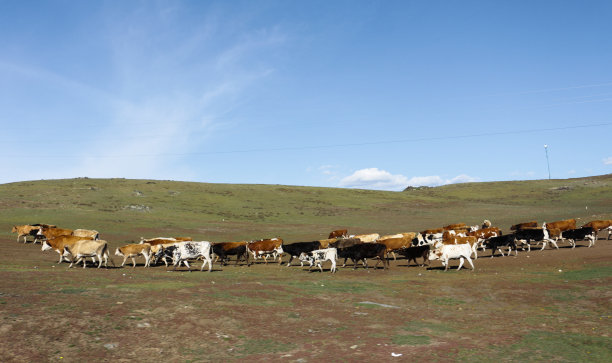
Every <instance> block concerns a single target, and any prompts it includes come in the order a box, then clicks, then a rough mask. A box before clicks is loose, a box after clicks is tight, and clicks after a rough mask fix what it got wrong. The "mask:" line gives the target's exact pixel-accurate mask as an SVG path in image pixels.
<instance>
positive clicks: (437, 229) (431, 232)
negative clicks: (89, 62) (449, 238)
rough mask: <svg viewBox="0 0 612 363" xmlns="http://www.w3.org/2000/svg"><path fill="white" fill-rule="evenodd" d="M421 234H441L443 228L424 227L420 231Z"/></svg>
mask: <svg viewBox="0 0 612 363" xmlns="http://www.w3.org/2000/svg"><path fill="white" fill-rule="evenodd" d="M420 233H421V234H422V235H423V236H426V235H429V234H438V233H440V234H442V233H444V228H433V229H426V230H424V231H421V232H420Z"/></svg>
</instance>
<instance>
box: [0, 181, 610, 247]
mask: <svg viewBox="0 0 612 363" xmlns="http://www.w3.org/2000/svg"><path fill="white" fill-rule="evenodd" d="M485 218H486V219H490V220H491V221H492V222H493V224H494V225H496V226H500V227H501V228H502V229H507V228H508V227H509V226H510V225H511V224H513V223H517V222H521V221H526V220H534V219H535V220H538V221H540V222H542V221H551V220H556V219H563V218H581V219H582V220H584V221H585V222H586V221H588V220H592V219H600V218H612V174H609V175H603V176H596V177H589V178H576V179H564V180H536V181H512V182H488V183H465V184H453V185H446V186H442V187H436V188H419V189H415V190H407V191H404V192H384V191H372V190H355V189H337V188H313V187H297V186H281V185H240V184H207V183H189V182H176V181H160V180H127V179H88V178H79V179H64V180H41V181H28V182H19V183H10V184H2V185H0V235H1V236H5V237H8V236H10V235H11V234H10V227H11V225H13V224H28V223H52V224H57V225H58V226H62V227H65V228H91V229H97V230H98V231H100V232H101V234H102V236H103V238H105V239H107V240H109V241H110V242H119V241H127V240H139V239H140V237H141V236H144V237H154V236H159V235H163V236H192V237H193V238H195V239H207V240H211V241H228V240H238V239H249V240H250V239H257V238H263V237H273V236H278V237H282V238H284V239H285V240H287V241H297V240H313V239H319V238H325V237H326V236H327V234H328V233H329V231H330V230H333V229H337V228H348V229H349V232H351V233H366V232H378V233H385V234H386V233H396V232H403V231H416V230H422V229H425V228H432V227H438V226H441V225H444V224H449V223H456V222H465V223H468V224H479V223H481V222H482V220H483V219H485ZM579 223H580V222H579ZM580 224H582V223H580ZM13 236H14V235H13ZM13 238H15V237H13Z"/></svg>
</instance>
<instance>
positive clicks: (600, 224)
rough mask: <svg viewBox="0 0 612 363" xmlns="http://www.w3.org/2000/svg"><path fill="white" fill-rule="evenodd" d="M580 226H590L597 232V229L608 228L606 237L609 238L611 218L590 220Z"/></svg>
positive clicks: (611, 225) (611, 229) (611, 230)
mask: <svg viewBox="0 0 612 363" xmlns="http://www.w3.org/2000/svg"><path fill="white" fill-rule="evenodd" d="M582 226H583V227H591V228H593V229H594V230H595V232H596V233H599V231H601V230H602V229H608V237H607V239H610V234H611V233H612V228H611V227H612V219H607V220H595V221H590V222H589V223H585V224H583V225H582Z"/></svg>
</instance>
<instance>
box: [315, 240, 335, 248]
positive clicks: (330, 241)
mask: <svg viewBox="0 0 612 363" xmlns="http://www.w3.org/2000/svg"><path fill="white" fill-rule="evenodd" d="M337 240H338V238H328V239H320V240H319V243H320V244H321V249H325V248H328V247H329V244H330V243H334V242H336V241H337Z"/></svg>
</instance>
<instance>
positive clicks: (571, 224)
mask: <svg viewBox="0 0 612 363" xmlns="http://www.w3.org/2000/svg"><path fill="white" fill-rule="evenodd" d="M542 228H546V229H551V228H559V230H560V231H561V232H563V231H568V230H570V229H576V220H575V219H565V220H563V221H556V222H549V223H546V222H544V223H542Z"/></svg>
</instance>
